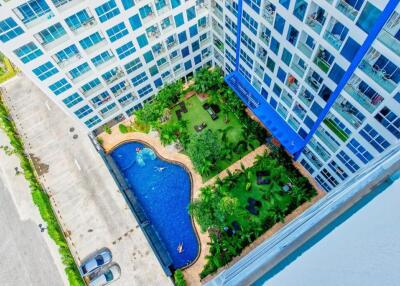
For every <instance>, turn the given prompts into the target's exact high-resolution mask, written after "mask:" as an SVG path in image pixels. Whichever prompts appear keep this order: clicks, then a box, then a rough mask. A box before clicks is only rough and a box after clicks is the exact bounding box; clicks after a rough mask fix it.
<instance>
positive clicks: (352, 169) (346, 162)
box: [336, 151, 360, 173]
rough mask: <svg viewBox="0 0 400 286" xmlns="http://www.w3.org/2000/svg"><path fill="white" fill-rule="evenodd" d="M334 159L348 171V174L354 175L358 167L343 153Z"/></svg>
mask: <svg viewBox="0 0 400 286" xmlns="http://www.w3.org/2000/svg"><path fill="white" fill-rule="evenodd" d="M336 157H337V158H338V159H339V160H340V161H341V162H342V163H343V164H344V165H345V166H346V167H347V169H349V170H350V172H352V173H355V172H356V171H357V170H358V169H360V166H358V165H357V163H356V162H354V161H353V160H352V159H351V158H350V157H349V156H348V155H347V154H346V153H345V152H344V151H340V152H339V153H338V154H337V155H336Z"/></svg>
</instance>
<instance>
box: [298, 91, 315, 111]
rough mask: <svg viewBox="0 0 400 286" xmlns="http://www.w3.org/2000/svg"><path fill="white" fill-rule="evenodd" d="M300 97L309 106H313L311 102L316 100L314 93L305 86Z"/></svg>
mask: <svg viewBox="0 0 400 286" xmlns="http://www.w3.org/2000/svg"><path fill="white" fill-rule="evenodd" d="M299 99H300V100H301V101H302V102H303V103H304V104H305V105H306V106H308V107H310V106H311V103H312V102H313V100H314V95H312V93H311V92H309V91H308V90H307V89H305V88H303V89H302V91H301V92H300V93H299Z"/></svg>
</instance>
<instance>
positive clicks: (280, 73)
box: [277, 68, 286, 83]
mask: <svg viewBox="0 0 400 286" xmlns="http://www.w3.org/2000/svg"><path fill="white" fill-rule="evenodd" d="M277 76H278V78H279V80H280V81H281V82H282V83H285V78H286V73H285V71H284V70H283V69H281V68H279V69H278V74H277Z"/></svg>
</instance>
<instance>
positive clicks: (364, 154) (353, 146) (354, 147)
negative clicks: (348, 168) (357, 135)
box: [347, 139, 374, 164]
mask: <svg viewBox="0 0 400 286" xmlns="http://www.w3.org/2000/svg"><path fill="white" fill-rule="evenodd" d="M347 147H348V148H349V149H350V150H351V152H353V153H354V155H356V156H357V157H358V158H359V159H360V160H361V161H362V162H363V163H365V164H367V163H368V162H369V161H371V160H372V159H373V158H374V157H373V156H372V155H371V153H369V152H368V151H367V150H365V148H364V147H363V146H361V144H360V143H358V141H357V140H356V139H351V141H350V142H349V143H348V144H347Z"/></svg>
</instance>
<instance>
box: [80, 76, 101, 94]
mask: <svg viewBox="0 0 400 286" xmlns="http://www.w3.org/2000/svg"><path fill="white" fill-rule="evenodd" d="M100 83H101V82H100V80H99V79H98V78H95V79H94V80H91V81H89V82H88V83H86V84H84V85H83V86H82V90H83V92H88V91H89V90H91V89H93V88H95V87H96V86H98V85H99V84H100Z"/></svg>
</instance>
